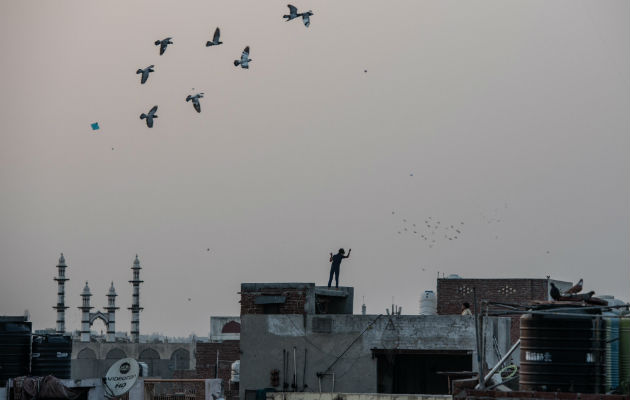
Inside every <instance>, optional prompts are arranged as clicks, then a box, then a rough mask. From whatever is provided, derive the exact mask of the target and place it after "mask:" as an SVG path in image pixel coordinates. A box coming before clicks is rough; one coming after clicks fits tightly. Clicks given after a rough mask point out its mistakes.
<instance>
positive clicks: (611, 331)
mask: <svg viewBox="0 0 630 400" xmlns="http://www.w3.org/2000/svg"><path fill="white" fill-rule="evenodd" d="M611 314H612V313H611ZM605 344H606V393H608V392H610V391H613V390H615V389H617V387H619V319H618V318H606V342H605Z"/></svg>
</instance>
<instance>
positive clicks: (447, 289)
mask: <svg viewBox="0 0 630 400" xmlns="http://www.w3.org/2000/svg"><path fill="white" fill-rule="evenodd" d="M549 282H553V283H554V284H555V285H556V286H558V288H560V290H563V289H564V290H566V289H568V288H570V287H571V283H570V282H563V281H556V280H552V279H462V278H442V279H438V280H437V313H438V314H439V315H448V314H459V313H461V311H462V303H464V302H468V303H470V308H471V311H473V312H474V311H475V308H476V309H477V310H478V311H479V310H480V306H481V302H482V301H494V302H503V303H513V304H527V303H530V302H532V301H534V300H543V301H544V300H550V299H551V297H550V295H549V289H550V288H551V286H550V285H549ZM475 295H476V297H477V304H476V305H475V304H474V297H475ZM519 329H520V320H519V317H513V318H512V326H511V329H510V336H511V341H512V343H514V342H515V341H516V340H518V338H519Z"/></svg>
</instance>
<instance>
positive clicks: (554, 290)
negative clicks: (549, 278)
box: [549, 282, 560, 300]
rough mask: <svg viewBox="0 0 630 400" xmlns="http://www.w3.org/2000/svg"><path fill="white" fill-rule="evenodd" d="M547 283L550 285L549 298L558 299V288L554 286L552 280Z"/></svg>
mask: <svg viewBox="0 0 630 400" xmlns="http://www.w3.org/2000/svg"><path fill="white" fill-rule="evenodd" d="M549 283H550V285H551V290H550V291H549V294H550V295H551V298H552V299H554V300H560V290H559V289H558V288H557V287H556V285H555V284H554V283H553V282H549Z"/></svg>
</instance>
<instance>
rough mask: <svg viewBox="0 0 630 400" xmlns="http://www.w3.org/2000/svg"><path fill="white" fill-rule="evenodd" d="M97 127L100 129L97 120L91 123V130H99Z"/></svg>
mask: <svg viewBox="0 0 630 400" xmlns="http://www.w3.org/2000/svg"><path fill="white" fill-rule="evenodd" d="M99 129H101V127H100V126H98V122H95V123H93V124H92V130H93V131H97V130H99Z"/></svg>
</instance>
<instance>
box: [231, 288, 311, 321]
mask: <svg viewBox="0 0 630 400" xmlns="http://www.w3.org/2000/svg"><path fill="white" fill-rule="evenodd" d="M258 296H286V302H285V303H284V304H279V305H278V306H279V311H278V312H274V314H304V313H305V309H304V305H305V302H306V289H302V288H273V287H269V288H264V289H263V290H256V291H245V290H243V289H241V301H240V303H241V315H245V314H264V313H265V312H264V307H263V305H262V304H255V303H254V302H255V300H256V297H258Z"/></svg>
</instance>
